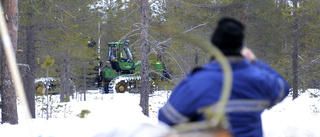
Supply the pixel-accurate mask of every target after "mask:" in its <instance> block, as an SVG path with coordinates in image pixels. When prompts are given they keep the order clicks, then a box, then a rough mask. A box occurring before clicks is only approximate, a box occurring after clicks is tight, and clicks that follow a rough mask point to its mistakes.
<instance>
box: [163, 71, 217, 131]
mask: <svg viewBox="0 0 320 137" xmlns="http://www.w3.org/2000/svg"><path fill="white" fill-rule="evenodd" d="M216 78H217V77H214V76H208V74H207V73H204V72H197V74H195V75H193V76H192V77H188V78H187V79H184V80H182V81H181V83H179V84H178V86H177V87H176V88H175V89H174V90H173V92H172V94H171V95H170V97H169V99H168V101H167V102H166V104H165V105H164V106H163V107H162V108H161V109H160V110H159V113H158V119H159V120H160V121H163V122H165V123H167V124H168V125H175V124H179V123H183V122H188V121H193V120H195V119H197V118H199V117H201V116H202V115H201V114H200V113H199V112H198V110H199V109H200V108H202V107H204V106H207V105H208V104H211V103H212V102H213V101H214V100H218V99H219V96H220V93H216V94H215V93H210V92H207V91H212V92H214V91H213V88H212V87H215V89H216V90H217V91H221V86H220V84H221V83H218V82H217V83H213V82H212V81H213V80H212V79H216ZM218 85H219V86H218ZM204 96H206V97H204Z"/></svg>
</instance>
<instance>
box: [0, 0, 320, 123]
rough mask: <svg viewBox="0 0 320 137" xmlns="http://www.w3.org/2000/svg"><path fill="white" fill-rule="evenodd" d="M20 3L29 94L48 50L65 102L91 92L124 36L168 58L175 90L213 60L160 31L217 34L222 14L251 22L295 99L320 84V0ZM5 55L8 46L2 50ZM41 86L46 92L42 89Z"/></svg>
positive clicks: (252, 41) (137, 50) (255, 38)
mask: <svg viewBox="0 0 320 137" xmlns="http://www.w3.org/2000/svg"><path fill="white" fill-rule="evenodd" d="M6 1H11V0H1V3H2V5H3V6H4V7H5V6H6V5H5V2H6ZM18 2H19V3H18V5H19V6H18V7H19V10H18V11H19V16H18V17H19V18H18V20H19V21H18V22H19V23H18V39H17V46H16V47H15V52H16V57H17V61H18V63H19V69H20V72H21V75H22V78H23V82H24V88H25V92H26V93H27V95H29V96H30V94H28V93H33V94H34V92H35V89H36V86H35V84H34V81H35V79H36V78H40V77H46V74H47V69H45V68H44V67H43V66H42V67H41V65H43V64H44V62H45V61H46V60H47V59H48V57H50V58H51V59H54V63H53V65H51V66H50V67H49V69H48V74H49V76H50V77H53V78H59V79H60V84H59V85H60V86H59V91H60V95H61V97H60V99H61V101H62V102H63V101H68V98H69V96H71V97H73V96H72V95H74V94H72V93H73V92H78V93H79V94H83V93H84V91H86V89H87V88H89V87H93V85H94V82H93V80H94V77H95V75H96V73H97V72H96V71H95V70H94V67H95V66H97V64H98V63H99V61H100V60H101V61H105V58H106V56H105V55H106V51H107V49H106V47H107V46H106V45H107V43H108V42H116V41H124V40H130V47H131V49H132V50H133V54H134V56H135V57H136V58H137V59H136V60H142V59H143V58H146V57H147V58H149V59H153V60H160V61H162V62H163V63H164V66H165V67H166V68H167V69H168V72H169V74H170V76H171V78H172V79H171V80H169V81H166V82H162V83H161V82H160V83H159V85H157V86H158V87H159V88H160V89H163V90H171V89H172V88H174V86H175V85H176V84H177V83H178V82H179V81H180V80H181V79H182V78H184V77H185V76H186V74H187V73H188V72H189V71H191V70H192V69H193V68H195V67H197V66H201V65H203V64H205V63H207V62H208V61H209V60H210V57H209V56H208V53H207V52H206V51H203V50H201V49H200V48H198V46H197V45H195V44H190V43H188V42H187V41H182V40H180V39H176V38H175V37H176V36H172V35H171V36H170V35H169V36H168V35H164V34H162V33H160V32H159V25H165V26H170V27H171V29H174V30H176V31H179V32H181V33H187V34H192V35H194V36H196V37H198V38H199V39H200V40H209V38H210V36H211V33H212V32H213V30H214V28H215V27H216V25H217V21H218V20H219V18H221V17H223V16H230V17H233V18H236V19H238V20H240V21H241V22H242V23H243V24H245V26H246V32H245V33H246V38H245V40H246V46H247V47H249V48H251V49H252V50H253V52H254V53H255V54H256V56H257V57H258V58H259V59H260V60H263V61H265V62H267V63H269V64H270V65H271V66H272V67H273V68H274V69H276V70H277V71H278V72H280V73H281V74H282V76H283V77H284V78H285V79H287V81H288V82H289V84H290V86H291V87H292V94H293V98H296V97H297V96H298V89H307V88H319V85H320V84H319V82H320V81H319V77H320V76H319V75H320V73H319V68H320V62H319V60H320V59H319V57H320V55H319V53H320V52H319V51H320V48H319V46H318V44H319V40H320V37H319V25H320V9H319V7H320V2H319V1H317V0H273V1H270V0H150V1H147V0H142V1H137V0H131V1H130V0H129V1H126V0H100V1H97V0H68V1H64V0H23V1H18ZM146 2H147V4H146ZM145 8H148V10H146V11H147V13H148V14H146V15H147V16H148V18H146V19H147V22H148V23H147V24H144V22H143V19H142V18H141V14H142V13H143V11H145ZM146 27H147V33H146V36H147V37H142V33H143V32H144V31H142V30H143V29H144V28H146ZM146 38H147V39H146ZM93 43H96V44H95V45H94V44H93ZM98 45H100V48H101V49H98ZM1 46H2V42H1ZM143 48H147V49H146V50H143ZM98 51H101V55H102V56H101V57H100V58H101V59H100V60H97V58H98V57H99V55H98ZM141 51H144V53H146V52H147V53H146V54H147V55H146V56H144V55H145V54H143V53H141ZM3 55H4V52H3V50H2V52H1V57H3ZM1 63H3V61H2V62H1ZM102 63H103V62H102ZM1 71H2V70H1ZM149 71H152V70H149ZM1 75H3V72H2V73H1ZM1 78H2V79H3V77H1ZM2 79H1V81H3V80H2ZM69 79H72V82H71V81H70V80H69ZM168 83H170V84H168ZM3 85H4V82H2V83H1V87H2V89H1V91H4V90H5V89H4V88H3ZM199 86H201V85H199ZM37 90H38V91H37V92H40V93H41V91H42V89H41V88H37ZM31 95H32V94H31ZM315 96H316V95H315ZM4 97H5V96H4V94H3V92H2V96H1V98H2V101H3V100H5V99H8V98H4ZM33 117H34V112H33Z"/></svg>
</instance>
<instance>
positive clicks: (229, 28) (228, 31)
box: [211, 17, 244, 55]
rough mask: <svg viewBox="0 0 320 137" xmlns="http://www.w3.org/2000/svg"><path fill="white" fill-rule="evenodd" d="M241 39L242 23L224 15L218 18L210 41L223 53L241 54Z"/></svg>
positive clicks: (242, 33)
mask: <svg viewBox="0 0 320 137" xmlns="http://www.w3.org/2000/svg"><path fill="white" fill-rule="evenodd" d="M243 39H244V25H242V23H240V22H239V21H237V20H235V19H233V18H229V17H224V18H222V19H220V20H219V22H218V26H217V27H216V30H215V31H214V33H213V34H212V37H211V43H212V44H213V45H215V46H216V47H218V48H219V49H220V50H221V51H222V52H223V54H225V55H241V54H240V51H241V49H242V47H243Z"/></svg>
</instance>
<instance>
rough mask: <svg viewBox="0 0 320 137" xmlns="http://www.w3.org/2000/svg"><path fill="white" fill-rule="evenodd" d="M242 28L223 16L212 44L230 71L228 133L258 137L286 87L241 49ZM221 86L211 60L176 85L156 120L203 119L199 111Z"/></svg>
mask: <svg viewBox="0 0 320 137" xmlns="http://www.w3.org/2000/svg"><path fill="white" fill-rule="evenodd" d="M244 29H245V27H244V25H243V24H242V23H240V22H239V21H237V20H235V19H233V18H229V17H224V18H222V19H220V21H219V22H218V26H217V28H216V30H215V31H214V33H213V35H212V37H211V42H212V44H213V45H214V46H216V47H218V48H219V49H220V50H221V51H222V52H223V54H224V55H225V56H226V57H227V59H228V61H229V62H230V65H231V68H232V71H233V72H232V74H233V83H232V90H231V95H230V99H229V102H228V104H227V108H226V114H227V117H228V121H229V123H230V125H231V133H232V134H233V135H234V136H236V137H237V136H239V137H261V136H263V131H262V123H261V113H262V112H263V111H264V110H265V109H267V108H270V107H272V106H274V105H275V104H277V103H278V102H280V101H281V100H283V99H284V98H285V97H286V96H287V95H288V93H289V86H288V84H287V82H286V80H285V79H284V78H282V77H281V75H280V74H279V73H278V72H276V71H275V70H274V69H272V68H271V67H270V66H269V65H268V64H266V63H264V62H263V61H259V60H257V59H256V57H255V55H254V54H253V53H252V51H251V50H250V49H248V48H247V47H245V46H243V45H244V42H243V41H244ZM222 85H223V72H222V69H221V66H220V65H219V64H218V62H217V61H214V59H213V60H212V61H211V62H209V63H208V64H206V65H204V66H203V67H202V68H201V69H196V71H193V72H192V73H190V74H188V76H187V78H185V79H184V80H182V81H181V82H180V83H179V84H178V85H177V87H176V88H175V89H174V90H173V92H172V94H171V95H170V97H169V99H168V101H167V102H166V104H165V105H164V106H163V107H162V108H160V109H159V113H158V119H159V120H160V121H162V122H165V123H167V124H168V125H176V124H180V123H184V122H192V121H201V120H204V115H203V114H202V113H200V109H201V108H203V107H205V106H208V105H211V104H213V103H217V102H218V100H219V98H220V94H221V91H222Z"/></svg>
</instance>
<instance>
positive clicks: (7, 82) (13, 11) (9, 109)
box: [0, 0, 18, 124]
mask: <svg viewBox="0 0 320 137" xmlns="http://www.w3.org/2000/svg"><path fill="white" fill-rule="evenodd" d="M4 5H5V7H4V13H5V14H4V15H5V17H6V18H7V27H8V31H9V35H10V38H11V42H12V47H13V49H14V52H16V51H17V40H18V0H5V1H4ZM0 12H1V11H0ZM4 55H5V53H4V50H2V53H1V63H2V64H1V82H2V84H1V91H2V93H1V101H2V112H1V115H2V123H10V124H18V114H17V102H16V98H17V97H16V93H15V90H14V85H13V82H12V78H11V76H10V70H9V66H8V63H7V57H6V56H4Z"/></svg>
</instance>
